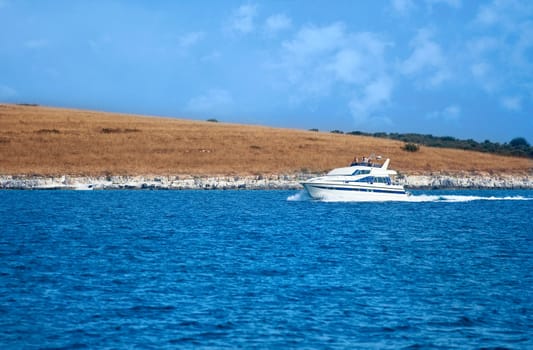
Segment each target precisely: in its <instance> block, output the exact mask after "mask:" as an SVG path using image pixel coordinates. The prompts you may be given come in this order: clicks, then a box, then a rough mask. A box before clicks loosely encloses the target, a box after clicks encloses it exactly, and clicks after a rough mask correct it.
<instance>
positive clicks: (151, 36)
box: [0, 0, 533, 143]
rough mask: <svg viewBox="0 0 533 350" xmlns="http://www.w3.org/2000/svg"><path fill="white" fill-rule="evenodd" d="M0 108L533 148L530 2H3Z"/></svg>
mask: <svg viewBox="0 0 533 350" xmlns="http://www.w3.org/2000/svg"><path fill="white" fill-rule="evenodd" d="M0 102H13V103H37V104H41V105H50V106H61V107H74V108H82V109H93V110H102V111H110V112H123V113H135V114H146V115H156V116H168V117H178V118H189V119H199V120H206V119H210V118H215V119H217V120H219V121H224V122H231V123H245V124H260V125H268V126H274V127H286V128H297V129H311V128H317V129H319V130H321V131H331V130H342V131H345V132H348V131H355V130H357V131H363V132H399V133H407V132H414V133H422V134H432V135H435V136H453V137H457V138H462V139H468V138H472V139H475V140H477V141H484V140H487V139H488V140H491V141H496V142H508V141H510V140H511V139H513V138H515V137H525V138H526V139H527V140H528V141H529V142H530V143H531V142H533V113H532V112H533V1H528V0H523V1H520V0H488V1H473V0H469V1H466V0H381V1H380V0H374V1H370V0H369V1H363V0H361V1H351V0H347V1H343V0H330V1H326V0H315V1H312V0H302V1H300V0H285V1H282V0H270V1H232V0H227V1H223V0H220V1H207V0H206V1H202V0H196V1H192V0H190V1H187V0H183V1H170V0H168V1H167V0H159V1H140V0H129V1H126V0H94V1H78V0H63V1H61V0H48V1H38V0H34V1H29V0H0Z"/></svg>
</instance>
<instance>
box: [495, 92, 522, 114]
mask: <svg viewBox="0 0 533 350" xmlns="http://www.w3.org/2000/svg"><path fill="white" fill-rule="evenodd" d="M500 104H501V106H502V107H503V108H505V109H506V110H508V111H513V112H518V111H521V110H522V99H521V98H520V97H519V96H506V97H503V98H501V100H500Z"/></svg>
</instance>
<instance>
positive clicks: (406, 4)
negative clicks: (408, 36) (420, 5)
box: [391, 0, 415, 16]
mask: <svg viewBox="0 0 533 350" xmlns="http://www.w3.org/2000/svg"><path fill="white" fill-rule="evenodd" d="M391 7H392V9H393V10H394V11H395V12H396V13H397V14H399V15H401V16H404V15H407V14H408V13H409V12H411V10H413V9H414V8H415V3H414V1H413V0H391Z"/></svg>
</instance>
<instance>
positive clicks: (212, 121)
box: [207, 118, 218, 123]
mask: <svg viewBox="0 0 533 350" xmlns="http://www.w3.org/2000/svg"><path fill="white" fill-rule="evenodd" d="M207 121H208V122H211V123H218V120H216V119H215V118H209V119H207Z"/></svg>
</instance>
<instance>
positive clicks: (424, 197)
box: [287, 190, 533, 203]
mask: <svg viewBox="0 0 533 350" xmlns="http://www.w3.org/2000/svg"><path fill="white" fill-rule="evenodd" d="M287 200H288V201H295V202H298V201H309V200H313V199H312V198H311V197H310V196H309V195H308V194H307V192H306V191H304V190H302V191H299V192H298V193H296V194H293V195H291V196H289V197H287ZM530 200H533V198H532V197H523V196H504V197H498V196H490V197H489V196H468V195H428V194H419V195H411V196H409V197H405V198H401V199H399V200H396V201H395V202H413V203H421V202H444V203H457V202H472V201H530ZM320 201H321V202H348V201H347V200H346V199H338V200H336V199H335V198H328V199H327V200H320ZM349 202H357V201H349Z"/></svg>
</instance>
